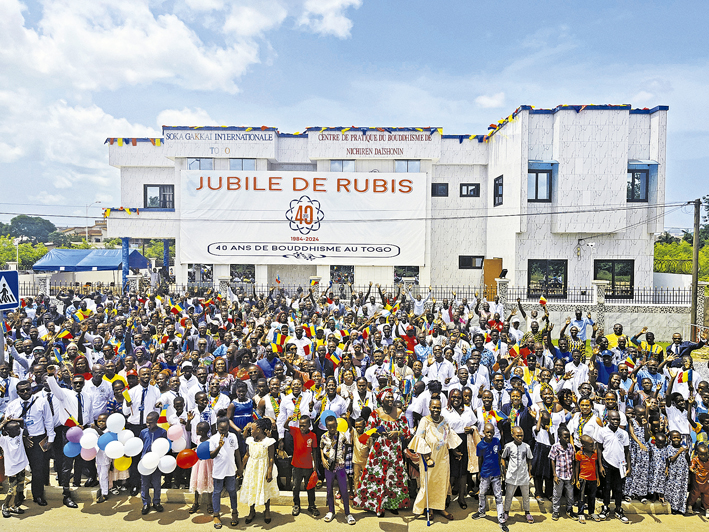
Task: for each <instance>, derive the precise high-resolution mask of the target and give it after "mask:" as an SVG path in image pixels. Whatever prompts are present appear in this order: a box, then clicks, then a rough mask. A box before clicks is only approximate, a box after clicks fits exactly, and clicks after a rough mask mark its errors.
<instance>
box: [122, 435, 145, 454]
mask: <svg viewBox="0 0 709 532" xmlns="http://www.w3.org/2000/svg"><path fill="white" fill-rule="evenodd" d="M123 452H124V453H125V455H126V456H138V455H139V454H140V453H142V452H143V440H141V439H140V438H131V439H130V440H128V441H127V442H126V446H125V449H124V451H123Z"/></svg>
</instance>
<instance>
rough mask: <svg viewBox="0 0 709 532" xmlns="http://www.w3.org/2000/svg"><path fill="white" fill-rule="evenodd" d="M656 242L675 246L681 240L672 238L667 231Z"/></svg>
mask: <svg viewBox="0 0 709 532" xmlns="http://www.w3.org/2000/svg"><path fill="white" fill-rule="evenodd" d="M656 242H657V243H659V244H675V243H677V242H679V238H677V237H675V236H672V235H671V234H669V233H668V232H667V231H665V232H664V233H662V234H661V235H660V236H659V237H657V240H656Z"/></svg>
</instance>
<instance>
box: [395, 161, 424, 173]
mask: <svg viewBox="0 0 709 532" xmlns="http://www.w3.org/2000/svg"><path fill="white" fill-rule="evenodd" d="M394 171H395V172H420V171H421V161H394Z"/></svg>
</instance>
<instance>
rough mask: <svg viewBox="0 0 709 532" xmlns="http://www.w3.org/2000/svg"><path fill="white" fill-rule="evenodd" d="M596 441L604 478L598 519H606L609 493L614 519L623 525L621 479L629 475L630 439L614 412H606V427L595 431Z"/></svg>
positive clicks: (617, 413)
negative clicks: (612, 504)
mask: <svg viewBox="0 0 709 532" xmlns="http://www.w3.org/2000/svg"><path fill="white" fill-rule="evenodd" d="M596 441H597V442H598V444H599V450H598V453H599V454H600V455H601V458H602V460H601V465H600V473H601V476H604V477H606V486H605V489H604V490H603V508H602V509H601V512H600V514H599V517H600V518H601V519H603V520H605V519H606V517H607V516H608V514H609V513H610V509H609V507H608V506H609V505H610V502H611V491H613V498H614V499H615V517H617V518H618V519H620V520H621V522H623V523H627V522H628V518H627V517H626V516H625V514H624V513H623V507H622V503H623V479H624V478H625V477H626V476H628V475H629V474H630V438H629V436H628V433H627V432H626V431H624V430H622V429H621V428H620V414H619V412H618V411H616V410H611V411H610V412H608V425H607V426H605V427H603V428H601V429H598V430H596Z"/></svg>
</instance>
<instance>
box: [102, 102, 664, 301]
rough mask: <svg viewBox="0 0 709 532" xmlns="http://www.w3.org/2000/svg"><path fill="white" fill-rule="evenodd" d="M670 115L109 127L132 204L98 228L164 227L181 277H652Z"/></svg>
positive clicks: (144, 230) (589, 111) (470, 281)
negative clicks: (453, 130)
mask: <svg viewBox="0 0 709 532" xmlns="http://www.w3.org/2000/svg"><path fill="white" fill-rule="evenodd" d="M667 111H668V107H665V106H659V107H655V108H653V109H631V107H630V105H588V106H560V107H557V108H554V109H534V108H533V107H530V106H522V107H520V108H519V109H517V110H516V111H515V112H514V113H513V114H512V115H510V116H509V117H507V118H505V119H504V120H502V121H500V122H498V123H497V124H495V125H494V126H491V128H490V131H489V132H488V135H487V136H482V135H448V134H443V132H442V130H441V129H439V128H429V127H426V128H355V127H353V128H343V127H337V128H321V127H314V128H308V129H307V131H305V132H303V133H296V134H285V133H280V132H279V131H277V130H276V129H274V128H266V127H257V128H246V127H167V126H165V127H164V128H163V138H161V139H126V138H124V139H108V140H107V142H108V143H109V144H110V145H109V163H110V164H111V165H112V166H115V167H117V168H119V169H120V176H121V205H122V206H123V207H124V208H129V209H131V214H128V213H127V212H126V211H125V210H124V211H119V210H117V209H112V210H111V212H110V215H109V217H108V236H109V237H110V238H115V237H130V238H174V239H175V240H176V260H175V269H174V273H175V275H176V278H177V282H178V283H180V284H184V283H187V282H188V270H189V271H190V272H193V271H197V272H198V271H200V269H201V265H204V264H207V265H211V266H212V267H213V277H214V278H215V279H216V278H223V277H230V276H232V277H233V276H237V275H238V276H240V275H243V273H242V272H243V271H244V270H245V271H247V272H253V273H251V274H249V273H247V274H246V275H247V276H248V275H254V276H255V280H256V282H257V283H261V284H273V282H274V281H275V279H276V277H277V276H278V277H279V278H280V280H281V281H282V282H285V283H294V284H307V282H308V279H309V278H310V277H311V276H318V277H321V278H323V279H324V280H328V279H330V278H331V276H337V275H340V274H341V272H345V273H348V272H349V275H352V274H353V275H354V281H355V283H356V284H366V283H368V282H369V281H370V280H371V281H374V282H375V283H380V284H382V285H391V284H392V282H393V281H394V277H395V272H396V275H397V277H401V276H404V277H414V276H415V277H418V279H419V281H420V283H421V284H422V285H428V284H433V285H452V286H456V285H467V286H481V285H483V284H491V283H494V281H493V280H494V278H495V277H496V276H498V275H499V274H500V271H501V270H502V269H506V270H507V271H508V273H507V278H509V279H511V284H512V285H513V286H520V287H524V286H527V287H529V288H530V291H531V292H538V291H540V290H541V287H542V285H543V284H544V283H545V282H546V289H547V291H548V293H549V294H550V295H562V294H563V293H564V292H565V290H566V289H567V288H571V287H588V286H590V285H591V281H592V280H593V279H594V278H597V279H608V280H610V281H611V289H615V290H617V291H619V292H622V290H623V289H624V287H627V286H632V285H635V286H640V287H650V286H652V271H653V240H654V235H655V234H657V233H660V232H662V230H663V212H664V211H663V208H662V207H661V205H662V204H664V201H665V146H666V131H667ZM406 174H408V175H406ZM134 209H139V211H140V214H137V213H136V212H135V210H134ZM336 267H340V268H336ZM208 269H209V268H208ZM338 272H339V273H338ZM189 278H190V279H191V278H192V275H191V273H190V274H189Z"/></svg>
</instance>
